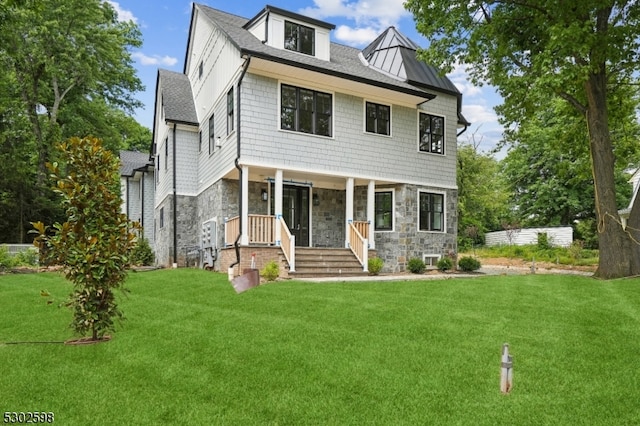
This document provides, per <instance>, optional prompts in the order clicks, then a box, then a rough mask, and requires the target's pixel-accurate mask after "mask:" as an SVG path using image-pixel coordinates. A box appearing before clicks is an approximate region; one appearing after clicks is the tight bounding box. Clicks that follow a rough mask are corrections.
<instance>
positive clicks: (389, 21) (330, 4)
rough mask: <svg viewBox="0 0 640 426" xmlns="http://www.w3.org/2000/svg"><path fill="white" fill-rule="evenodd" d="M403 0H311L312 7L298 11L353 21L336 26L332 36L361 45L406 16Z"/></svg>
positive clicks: (318, 16)
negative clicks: (352, 23) (348, 24)
mask: <svg viewBox="0 0 640 426" xmlns="http://www.w3.org/2000/svg"><path fill="white" fill-rule="evenodd" d="M403 3H404V0H356V1H351V2H349V1H348V0H314V4H315V6H314V7H307V8H304V9H301V10H299V13H301V14H303V15H307V16H311V17H313V18H316V19H327V18H331V17H340V18H346V19H348V20H352V21H354V24H355V25H353V26H347V25H342V26H340V27H339V28H337V31H336V33H335V37H336V39H337V40H340V41H342V42H344V43H346V44H350V45H356V46H359V45H364V44H367V43H369V42H371V41H373V40H374V39H375V38H376V37H377V36H378V35H379V34H380V33H381V32H382V31H384V30H385V29H386V28H388V27H390V26H398V23H399V22H400V20H401V19H403V18H406V17H410V16H411V15H410V14H409V12H407V11H406V10H405V8H404V6H403Z"/></svg>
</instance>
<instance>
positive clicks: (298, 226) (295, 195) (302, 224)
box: [282, 185, 309, 247]
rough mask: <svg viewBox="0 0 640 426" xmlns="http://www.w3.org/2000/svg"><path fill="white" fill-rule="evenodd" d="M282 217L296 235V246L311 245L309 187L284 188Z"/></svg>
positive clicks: (286, 186)
mask: <svg viewBox="0 0 640 426" xmlns="http://www.w3.org/2000/svg"><path fill="white" fill-rule="evenodd" d="M282 218H283V219H284V221H285V222H286V224H287V226H288V227H289V231H291V234H292V235H295V237H296V246H300V247H309V188H308V187H306V186H288V185H285V186H283V188H282Z"/></svg>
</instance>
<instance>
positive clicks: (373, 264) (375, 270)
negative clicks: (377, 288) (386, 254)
mask: <svg viewBox="0 0 640 426" xmlns="http://www.w3.org/2000/svg"><path fill="white" fill-rule="evenodd" d="M383 265H384V261H383V260H382V259H380V258H379V257H372V258H370V259H369V263H368V265H367V266H368V268H369V273H370V274H371V275H378V274H379V273H380V271H382V266H383Z"/></svg>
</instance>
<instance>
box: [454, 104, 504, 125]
mask: <svg viewBox="0 0 640 426" xmlns="http://www.w3.org/2000/svg"><path fill="white" fill-rule="evenodd" d="M462 115H464V117H465V118H466V119H467V120H469V121H470V122H472V123H473V124H481V123H496V122H497V121H498V117H497V116H496V113H495V112H494V111H493V108H491V107H487V106H486V105H480V104H471V105H469V104H465V103H464V102H463V103H462Z"/></svg>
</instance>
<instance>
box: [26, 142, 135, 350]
mask: <svg viewBox="0 0 640 426" xmlns="http://www.w3.org/2000/svg"><path fill="white" fill-rule="evenodd" d="M60 151H61V154H62V160H63V161H64V164H65V165H66V167H65V168H66V169H67V170H66V171H65V170H62V168H61V167H60V165H58V164H57V163H53V164H51V163H48V166H49V168H50V170H51V172H52V174H53V175H52V176H53V178H54V179H55V181H56V185H55V191H56V192H57V193H58V194H60V195H61V196H62V199H63V200H62V201H63V204H64V206H65V208H66V215H67V221H66V222H64V223H62V224H61V223H56V224H54V225H53V233H52V234H51V233H50V232H49V231H50V230H49V229H47V228H46V227H45V225H44V224H43V223H42V222H37V223H34V224H33V226H34V228H35V229H36V231H37V232H38V234H39V235H38V237H37V238H36V240H35V243H36V244H38V245H40V244H43V245H44V248H45V249H46V252H48V253H49V258H50V259H51V260H53V261H55V262H56V263H57V264H60V265H62V266H63V268H64V274H65V276H66V278H67V279H68V280H69V281H71V282H72V283H73V286H74V290H73V292H72V293H71V296H70V299H69V301H68V302H67V306H69V307H70V308H71V309H72V310H73V312H74V319H73V322H72V323H71V327H72V328H73V329H74V330H75V331H76V332H77V333H78V334H80V335H82V336H85V335H87V334H88V333H90V334H91V338H92V340H98V339H100V338H102V337H103V336H104V335H105V333H107V332H109V331H112V330H113V329H114V324H113V320H114V318H122V312H121V311H120V310H119V309H118V306H117V304H116V301H115V295H114V289H122V288H123V284H124V281H125V278H126V275H127V270H126V266H127V265H128V263H129V253H130V251H131V250H132V249H133V248H134V246H135V243H136V237H135V233H133V232H131V231H132V230H134V228H135V226H134V224H133V223H132V222H129V221H128V220H127V217H126V215H124V214H122V213H121V212H120V207H121V204H122V199H121V198H120V171H119V170H120V161H119V159H118V157H117V156H116V155H114V154H113V153H111V152H110V151H108V150H106V149H104V148H103V147H102V144H101V141H100V140H99V139H95V138H84V139H80V138H72V139H70V140H69V141H67V142H66V143H62V144H60Z"/></svg>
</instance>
